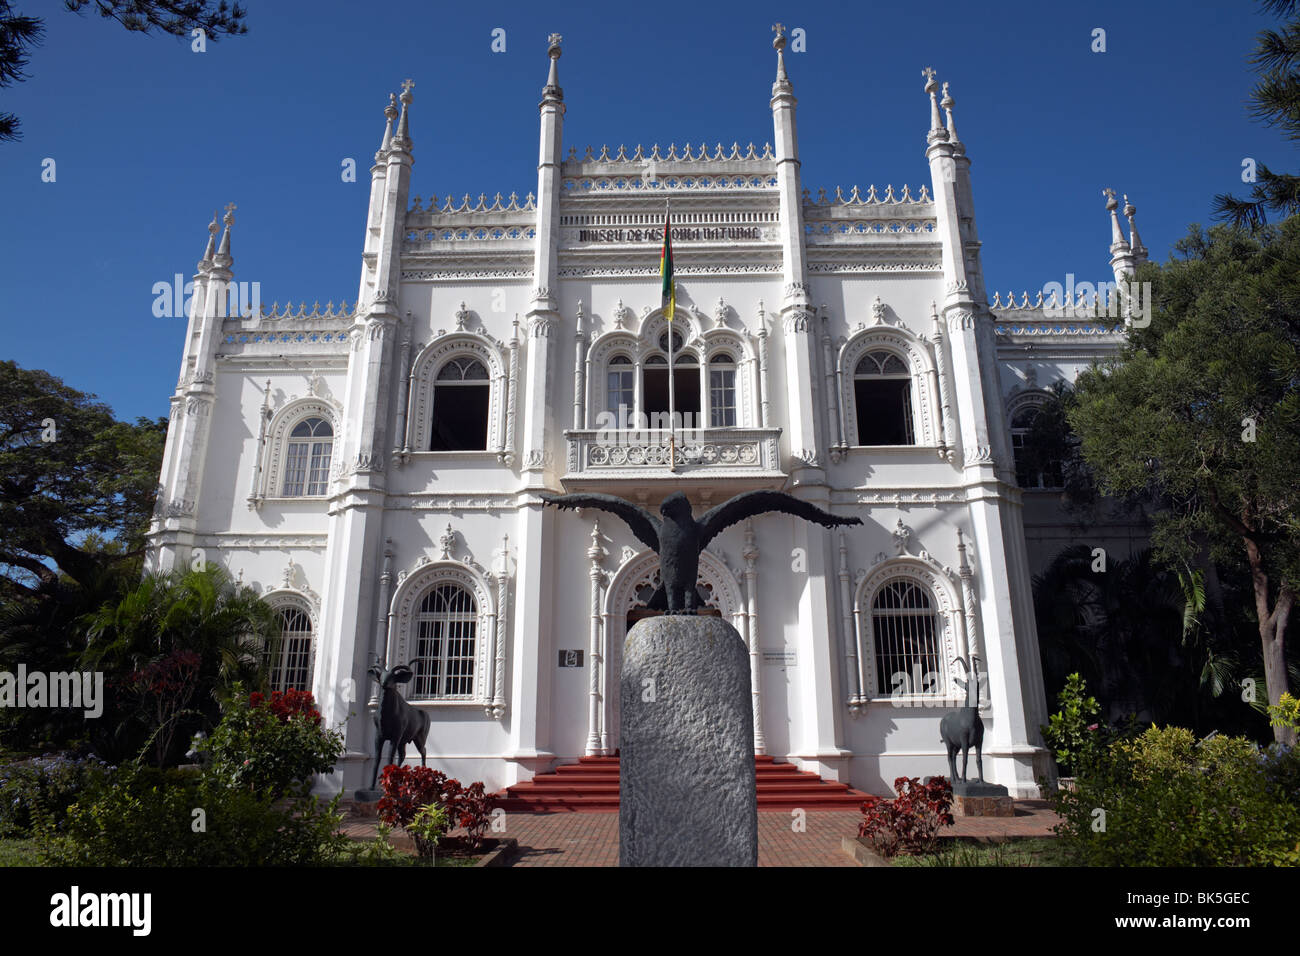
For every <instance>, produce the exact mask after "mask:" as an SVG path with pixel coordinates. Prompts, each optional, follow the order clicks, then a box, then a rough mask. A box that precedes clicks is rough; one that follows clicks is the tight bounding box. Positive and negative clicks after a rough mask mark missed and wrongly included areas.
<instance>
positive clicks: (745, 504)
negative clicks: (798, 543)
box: [699, 491, 862, 550]
mask: <svg viewBox="0 0 1300 956" xmlns="http://www.w3.org/2000/svg"><path fill="white" fill-rule="evenodd" d="M768 511H784V512H785V513H786V514H789V515H794V516H795V517H796V518H803V519H804V520H805V521H815V522H817V523H818V524H820V525H825V526H826V527H828V528H830V527H834V526H835V525H840V524H862V519H861V518H841V517H839V516H837V515H833V514H831V513H830V512H829V511H822V509H821V508H818V507H817V506H816V505H814V504H809V503H808V502H807V501H801V500H800V499H798V498H795V497H794V496H793V495H787V494H786V493H785V492H784V491H746V492H745V493H744V494H739V495H736V497H734V498H731V499H729V500H727V501H724V502H723V503H722V504H720V505H718V506H717V507H716V508H710V509H709V510H708V511H706V512H704V516H703V517H702V518H700V520H699V528H700V537H699V545H700V549H701V550H703V549H704V546H705V545H706V544H708V543H709V542H710V541H712V540H713V539H714V538H715V537H717V535H718V532H720V531H721V530H722V529H723V528H726V527H728V526H730V525H733V524H735V523H736V522H737V521H744V520H745V519H746V518H752V517H754V516H755V515H761V514H765V513H766V512H768Z"/></svg>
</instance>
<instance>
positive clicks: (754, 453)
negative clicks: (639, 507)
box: [562, 428, 786, 491]
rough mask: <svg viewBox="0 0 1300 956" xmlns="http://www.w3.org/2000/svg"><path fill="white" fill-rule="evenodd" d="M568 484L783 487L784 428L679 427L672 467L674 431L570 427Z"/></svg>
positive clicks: (733, 488)
mask: <svg viewBox="0 0 1300 956" xmlns="http://www.w3.org/2000/svg"><path fill="white" fill-rule="evenodd" d="M564 437H565V439H567V441H568V445H569V459H568V472H567V473H566V474H565V475H564V477H563V479H562V480H563V482H564V484H565V487H567V488H573V489H578V488H582V489H586V490H589V491H591V490H597V487H598V486H605V487H608V488H616V487H619V486H623V485H624V484H625V483H634V484H637V485H646V484H647V483H657V482H659V481H662V482H664V483H665V484H672V485H674V487H675V488H680V489H681V490H688V489H687V488H686V487H683V486H691V485H694V486H696V487H700V488H705V487H708V486H712V485H714V484H725V485H726V486H727V490H729V491H740V490H747V489H749V488H779V487H781V486H782V485H783V484H784V482H785V480H786V474H785V472H784V471H782V470H781V463H780V458H779V454H780V452H779V450H778V447H779V446H778V443H779V440H780V437H781V429H779V428H697V429H686V430H683V431H679V432H678V433H677V435H676V442H675V445H674V454H673V462H674V465H675V467H674V468H672V469H670V468H669V447H670V444H669V434H668V432H666V431H661V430H657V429H655V430H647V431H639V430H636V429H609V430H570V431H566V432H565V433H564Z"/></svg>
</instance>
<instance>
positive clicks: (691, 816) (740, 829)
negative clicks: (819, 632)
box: [618, 615, 758, 866]
mask: <svg viewBox="0 0 1300 956" xmlns="http://www.w3.org/2000/svg"><path fill="white" fill-rule="evenodd" d="M620 683H621V705H622V709H621V721H622V726H621V732H620V743H619V746H620V753H619V766H620V792H619V805H620V808H619V821H618V829H619V864H620V865H621V866H757V865H758V799H757V795H756V793H755V782H754V716H753V710H752V706H753V704H752V699H751V697H750V683H749V652H748V650H747V649H746V648H745V642H744V641H743V640H742V639H741V637H740V635H739V634H738V633H737V632H736V629H735V628H733V627H732V626H731V625H730V624H728V623H727V622H726V621H723V620H722V619H721V618H716V617H697V616H690V615H672V616H665V617H651V618H645V619H643V620H641V621H638V622H637V624H636V625H635V626H634V627H633V628H632V630H631V631H630V632H629V633H628V635H627V643H626V644H625V645H624V649H623V673H622V675H621V680H620Z"/></svg>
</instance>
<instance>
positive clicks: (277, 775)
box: [194, 685, 343, 797]
mask: <svg viewBox="0 0 1300 956" xmlns="http://www.w3.org/2000/svg"><path fill="white" fill-rule="evenodd" d="M194 747H195V748H196V749H199V750H203V751H205V752H206V754H207V757H208V764H207V769H206V772H207V774H208V775H209V776H210V777H211V778H212V779H213V780H215V781H219V782H221V783H223V784H225V785H226V786H229V787H239V788H243V789H247V790H252V791H254V792H257V793H268V794H270V795H271V796H273V797H279V796H282V795H284V794H299V793H303V792H305V791H306V790H307V789H308V788H309V787H310V784H311V777H312V775H313V774H318V773H328V772H329V771H330V770H332V769H333V768H334V765H335V763H337V762H338V759H339V757H340V756H341V755H342V753H343V735H342V734H341V733H339V732H338V731H332V730H327V729H326V728H324V727H322V726H321V716H320V713H319V712H318V711H317V710H316V707H315V704H314V703H313V701H312V696H311V694H309V693H305V692H302V691H288V692H286V693H283V694H282V693H280V692H279V691H276V692H275V693H273V694H272V695H271V696H270V697H269V698H268V697H264V696H263V695H262V694H252V695H251V696H245V695H244V693H243V690H242V687H240V686H239V685H236V687H235V688H234V690H233V692H232V694H231V697H230V699H229V700H228V701H227V703H226V709H225V713H224V714H223V715H222V718H221V722H220V723H219V724H217V726H216V728H215V729H214V730H213V731H212V735H211V736H210V737H208V738H207V739H205V740H199V739H196V740H195V741H194Z"/></svg>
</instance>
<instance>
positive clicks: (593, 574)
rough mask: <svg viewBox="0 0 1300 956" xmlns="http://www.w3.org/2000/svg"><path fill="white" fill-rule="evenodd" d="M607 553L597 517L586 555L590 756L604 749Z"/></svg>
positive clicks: (588, 743)
mask: <svg viewBox="0 0 1300 956" xmlns="http://www.w3.org/2000/svg"><path fill="white" fill-rule="evenodd" d="M607 553H608V552H606V551H605V549H604V548H603V547H601V544H600V522H599V521H594V522H592V525H591V547H590V548H588V549H587V558H588V559H589V560H590V561H591V568H590V570H589V571H588V572H587V574H588V577H590V578H591V649H590V657H589V660H588V662H587V663H588V671H589V672H590V676H591V690H590V695H589V701H588V703H589V710H588V713H587V756H588V757H594V756H596V755H598V754H599V753H601V750H602V748H601V743H600V737H601V734H600V725H601V692H600V670H601V668H600V658H601V653H600V589H601V586H602V585H603V584H604V583H605V572H604V571H602V570H601V568H600V564H601V561H602V560H604V558H605V555H606V554H607Z"/></svg>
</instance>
